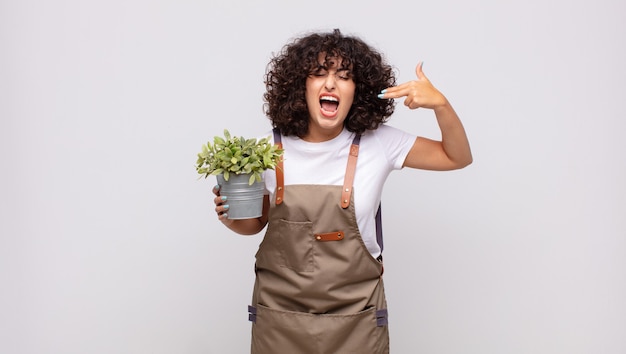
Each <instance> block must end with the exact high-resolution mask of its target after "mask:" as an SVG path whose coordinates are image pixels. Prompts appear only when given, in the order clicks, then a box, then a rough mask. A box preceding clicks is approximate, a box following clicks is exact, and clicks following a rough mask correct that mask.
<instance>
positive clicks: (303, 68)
mask: <svg viewBox="0 0 626 354" xmlns="http://www.w3.org/2000/svg"><path fill="white" fill-rule="evenodd" d="M416 76H417V78H416V79H415V80H413V81H410V82H406V83H403V84H401V85H398V86H395V78H394V75H393V72H392V69H391V67H390V66H389V65H388V64H386V63H385V62H384V61H383V59H382V57H381V55H380V54H379V53H378V52H377V51H375V50H374V49H372V48H370V47H369V46H368V45H367V44H365V43H364V42H363V41H362V40H360V39H358V38H355V37H347V36H343V35H342V34H341V33H340V31H339V30H334V31H333V32H332V33H314V34H310V35H307V36H305V37H303V38H300V39H297V40H295V41H294V42H293V43H291V44H288V45H287V46H285V47H284V48H283V50H282V52H281V53H279V54H278V55H277V56H275V57H274V58H273V59H272V60H271V62H270V64H269V65H268V71H267V75H266V80H265V83H266V87H267V92H266V93H265V95H264V98H265V101H266V106H265V108H266V114H267V115H268V117H269V118H270V120H271V121H272V125H273V127H274V142H275V143H277V144H282V146H283V148H284V150H285V153H284V156H283V157H284V158H283V160H284V161H283V162H282V163H281V165H280V166H279V168H277V169H276V171H268V172H267V173H266V174H265V176H264V177H265V183H266V188H267V190H268V195H266V196H265V201H264V209H263V215H262V216H261V217H259V218H256V219H246V220H229V219H228V200H227V199H226V198H225V197H221V196H220V194H219V186H216V187H215V188H214V190H213V192H214V193H215V194H216V195H217V197H216V198H215V204H216V208H215V211H216V212H217V214H218V218H219V220H221V221H222V223H223V224H224V225H226V226H227V227H228V228H230V229H231V230H233V231H234V232H236V233H239V234H243V235H252V234H256V233H258V232H260V231H261V230H262V229H263V228H264V227H265V226H266V225H268V228H267V232H266V234H265V237H264V239H263V242H262V243H261V245H260V246H259V251H258V252H257V254H256V267H255V272H256V281H255V286H254V291H253V298H252V306H250V307H249V311H250V320H251V321H252V322H253V324H252V353H388V352H389V337H388V330H387V306H386V300H385V295H384V289H383V282H382V277H381V275H382V273H383V266H382V256H381V252H382V237H381V232H380V218H379V217H380V210H379V205H380V199H381V192H382V188H383V184H384V182H385V180H386V178H387V176H388V175H389V173H390V172H391V171H393V170H397V169H401V168H403V167H410V168H419V169H428V170H452V169H458V168H463V167H465V166H467V165H469V164H470V163H471V162H472V156H471V152H470V148H469V143H468V140H467V137H466V135H465V131H464V129H463V125H462V124H461V121H460V120H459V118H458V116H457V115H456V113H455V112H454V110H453V109H452V107H451V105H450V103H449V102H448V100H447V99H446V98H445V96H444V95H443V94H441V93H440V92H439V91H438V90H437V89H436V88H435V87H434V86H433V85H432V84H431V83H430V81H429V80H428V79H427V78H426V76H425V75H424V72H423V71H422V63H419V64H418V65H417V68H416ZM396 98H403V99H404V104H405V105H406V106H407V107H409V108H410V109H416V108H420V107H421V108H428V109H432V110H433V111H434V113H435V117H436V118H437V122H438V124H439V127H440V129H441V136H442V139H441V141H435V140H430V139H427V138H423V137H416V136H414V135H412V134H409V133H406V132H403V131H401V130H398V129H395V128H392V127H389V126H387V125H384V124H383V123H384V122H386V121H387V119H388V118H389V116H390V115H391V114H392V113H393V110H394V101H393V99H396Z"/></svg>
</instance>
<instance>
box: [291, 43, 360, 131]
mask: <svg viewBox="0 0 626 354" xmlns="http://www.w3.org/2000/svg"><path fill="white" fill-rule="evenodd" d="M317 62H318V63H319V65H318V67H317V68H314V69H313V70H312V72H311V74H309V76H308V77H307V79H306V103H307V106H308V109H309V131H308V132H307V135H306V136H304V138H303V139H304V140H306V141H312V142H320V141H326V140H330V139H332V138H334V137H336V136H337V135H339V133H341V130H342V129H343V122H344V121H345V120H346V117H347V116H348V112H350V107H352V102H353V101H354V90H355V87H356V85H355V83H354V81H353V80H352V75H351V72H350V69H349V68H344V67H342V66H341V58H337V57H329V58H328V59H327V58H326V53H320V54H319V56H318V58H317Z"/></svg>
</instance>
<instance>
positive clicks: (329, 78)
mask: <svg viewBox="0 0 626 354" xmlns="http://www.w3.org/2000/svg"><path fill="white" fill-rule="evenodd" d="M336 80H337V78H336V77H335V74H333V73H329V74H328V75H326V81H324V87H325V88H326V90H328V91H332V90H333V89H334V88H335V83H336Z"/></svg>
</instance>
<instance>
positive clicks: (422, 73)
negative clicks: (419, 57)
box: [415, 61, 426, 80]
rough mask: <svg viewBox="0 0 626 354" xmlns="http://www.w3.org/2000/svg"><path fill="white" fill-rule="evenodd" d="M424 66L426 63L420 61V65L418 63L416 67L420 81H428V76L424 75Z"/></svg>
mask: <svg viewBox="0 0 626 354" xmlns="http://www.w3.org/2000/svg"><path fill="white" fill-rule="evenodd" d="M423 66H424V62H423V61H420V62H419V63H417V66H416V67H415V74H416V75H417V78H418V79H420V80H424V79H426V75H424V71H423V70H422V67H423Z"/></svg>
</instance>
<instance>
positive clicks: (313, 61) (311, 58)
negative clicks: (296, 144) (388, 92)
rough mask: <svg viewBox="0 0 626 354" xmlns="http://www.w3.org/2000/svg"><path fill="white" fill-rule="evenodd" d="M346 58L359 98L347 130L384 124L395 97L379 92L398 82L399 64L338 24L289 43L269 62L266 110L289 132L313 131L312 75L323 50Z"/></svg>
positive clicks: (353, 108)
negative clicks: (396, 67) (395, 65)
mask: <svg viewBox="0 0 626 354" xmlns="http://www.w3.org/2000/svg"><path fill="white" fill-rule="evenodd" d="M320 53H325V55H326V58H331V57H338V58H341V59H342V66H343V67H348V68H350V71H351V75H352V79H353V80H354V83H355V85H356V88H355V93H354V102H353V103H352V107H351V108H350V111H349V113H348V116H347V117H346V120H345V121H344V126H345V127H346V129H347V130H349V131H351V132H354V133H358V134H361V133H363V132H364V131H366V130H373V129H376V128H378V127H379V126H380V125H381V124H383V123H384V122H386V121H387V120H388V118H389V116H391V114H392V113H393V110H394V107H395V106H394V102H393V100H381V99H379V98H378V97H377V95H378V94H379V93H380V91H381V90H383V89H385V88H387V87H390V86H394V85H395V83H396V79H395V76H394V73H393V69H392V67H391V66H390V65H388V64H387V63H385V62H384V60H383V58H382V55H381V54H380V53H379V52H378V51H376V50H374V49H373V48H371V47H370V46H369V45H367V44H366V43H365V42H363V41H362V40H361V39H359V38H356V37H349V36H344V35H342V34H341V32H340V31H339V30H338V29H335V30H334V31H333V32H331V33H313V34H309V35H307V36H305V37H302V38H299V39H296V40H295V41H294V42H292V43H290V44H287V45H286V46H285V47H284V48H283V49H282V51H281V52H280V53H278V54H277V55H275V56H274V57H273V58H272V59H271V60H270V62H269V64H268V66H267V71H266V74H265V86H266V88H267V91H266V92H265V94H264V95H263V98H264V100H265V105H264V110H265V114H266V115H267V116H268V117H269V119H270V120H271V121H272V125H273V127H275V128H278V129H279V130H280V131H281V133H282V134H284V135H286V136H293V135H295V136H298V137H300V138H302V137H303V136H305V135H306V134H307V132H308V130H309V111H308V109H307V104H306V98H305V89H306V79H307V77H308V76H309V74H311V73H312V71H313V70H315V69H316V68H317V67H318V66H319V63H318V55H319V54H320Z"/></svg>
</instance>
